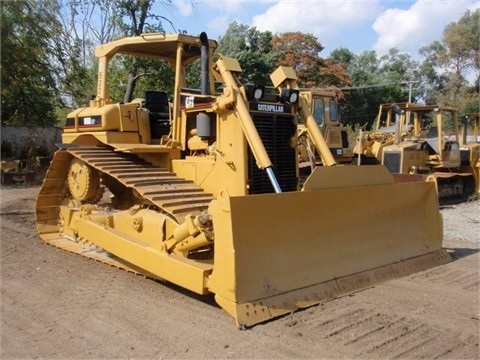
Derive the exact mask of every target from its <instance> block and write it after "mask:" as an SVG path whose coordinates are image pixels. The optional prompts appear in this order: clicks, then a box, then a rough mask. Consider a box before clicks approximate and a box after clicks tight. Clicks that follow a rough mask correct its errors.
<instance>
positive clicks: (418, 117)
mask: <svg viewBox="0 0 480 360" xmlns="http://www.w3.org/2000/svg"><path fill="white" fill-rule="evenodd" d="M447 121H448V122H450V125H451V126H450V127H451V131H450V132H447V131H445V123H446V122H447ZM354 153H356V154H357V155H358V154H361V156H362V163H363V164H372V163H373V164H375V163H377V164H383V165H385V166H386V167H387V168H388V170H389V171H390V172H392V173H397V174H419V175H424V176H425V178H426V180H427V181H430V180H431V181H433V182H435V183H436V185H437V189H438V194H439V198H440V199H441V201H442V202H450V201H464V200H467V199H469V198H470V196H471V195H473V194H474V193H475V192H476V189H478V166H477V165H476V164H477V162H478V158H479V146H474V145H469V146H463V147H461V145H460V134H459V127H458V109H457V108H454V107H449V106H439V105H420V104H412V103H389V104H382V105H380V110H379V114H378V117H377V121H376V123H375V130H374V131H372V132H368V133H364V134H362V136H361V139H359V142H358V143H357V145H356V146H355V149H354ZM477 191H478V190H477Z"/></svg>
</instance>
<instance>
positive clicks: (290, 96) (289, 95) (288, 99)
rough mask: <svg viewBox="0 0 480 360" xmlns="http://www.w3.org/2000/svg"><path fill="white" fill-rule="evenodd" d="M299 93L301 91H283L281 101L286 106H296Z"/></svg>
mask: <svg viewBox="0 0 480 360" xmlns="http://www.w3.org/2000/svg"><path fill="white" fill-rule="evenodd" d="M299 93H300V91H299V90H295V89H282V93H281V95H280V101H281V102H282V103H284V104H286V103H288V104H295V103H296V102H297V101H298V94H299Z"/></svg>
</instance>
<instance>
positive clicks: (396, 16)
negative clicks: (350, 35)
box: [373, 0, 480, 55]
mask: <svg viewBox="0 0 480 360" xmlns="http://www.w3.org/2000/svg"><path fill="white" fill-rule="evenodd" d="M479 7H480V2H479V1H477V2H471V1H452V0H446V1H445V0H437V1H431V0H418V1H417V2H415V3H414V4H413V5H412V6H411V7H410V8H408V9H406V10H402V9H398V8H391V9H387V10H385V11H384V12H383V13H382V14H381V15H380V16H379V17H378V18H377V19H376V20H375V22H374V24H373V29H374V30H375V32H376V33H377V34H378V39H377V41H376V43H375V45H374V47H373V48H374V50H375V51H377V52H378V53H379V54H384V53H386V52H388V50H389V49H391V48H393V47H396V48H398V49H399V50H400V51H401V52H407V53H410V54H411V55H417V54H418V50H419V49H420V48H421V47H423V46H426V45H428V44H430V43H431V42H433V41H434V40H438V39H440V38H441V36H442V31H443V29H444V28H445V26H446V25H448V24H449V23H451V22H456V21H458V20H459V18H460V17H461V16H462V15H463V13H464V12H465V11H467V10H469V9H476V8H479Z"/></svg>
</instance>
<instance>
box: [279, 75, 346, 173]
mask: <svg viewBox="0 0 480 360" xmlns="http://www.w3.org/2000/svg"><path fill="white" fill-rule="evenodd" d="M270 78H271V79H272V82H273V85H274V86H275V87H276V88H278V89H279V90H280V91H281V88H285V87H286V88H289V89H295V90H299V89H300V88H299V87H298V84H297V75H296V74H295V71H294V70H293V69H292V68H290V67H286V66H279V67H278V68H277V69H276V70H275V71H274V72H273V73H272V75H270ZM298 106H299V110H300V113H301V114H302V117H303V118H304V119H305V126H306V128H307V130H308V133H309V135H310V136H311V138H312V140H313V143H314V144H315V147H316V148H317V150H318V153H319V154H320V156H321V158H322V161H323V164H324V165H325V166H333V165H337V162H336V161H335V159H334V158H333V155H332V153H331V151H330V149H329V148H328V145H327V142H326V141H325V138H324V137H323V135H322V133H321V132H320V128H319V127H318V124H317V122H316V121H315V118H314V117H313V114H312V111H311V110H310V107H309V106H308V103H307V100H306V99H305V97H303V96H300V97H299V104H298Z"/></svg>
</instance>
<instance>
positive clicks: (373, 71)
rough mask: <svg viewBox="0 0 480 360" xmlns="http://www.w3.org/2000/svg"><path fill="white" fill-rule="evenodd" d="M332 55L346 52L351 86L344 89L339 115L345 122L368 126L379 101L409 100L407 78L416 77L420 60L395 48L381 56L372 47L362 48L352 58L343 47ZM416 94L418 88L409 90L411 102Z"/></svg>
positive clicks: (339, 55) (413, 79)
mask: <svg viewBox="0 0 480 360" xmlns="http://www.w3.org/2000/svg"><path fill="white" fill-rule="evenodd" d="M334 55H335V56H337V57H340V58H342V57H341V56H346V59H348V66H347V69H348V73H349V75H350V77H351V87H350V88H347V89H344V93H345V100H344V103H343V107H342V113H343V114H342V119H343V121H344V122H345V123H351V124H360V125H362V126H364V125H366V126H367V128H370V126H371V125H373V123H374V121H375V117H376V115H377V112H378V107H379V105H380V104H382V103H388V102H406V101H408V100H409V95H410V94H409V87H408V86H407V85H408V84H407V82H410V81H415V82H416V81H419V69H418V67H419V64H418V63H417V62H416V61H413V60H412V59H411V57H410V56H409V55H408V54H402V53H400V52H399V51H398V49H396V48H392V49H390V51H389V52H388V53H387V54H385V55H383V56H381V57H380V58H378V57H377V54H376V52H375V51H365V52H363V53H361V54H360V55H358V56H354V57H353V58H352V57H351V56H350V54H349V53H348V52H345V51H341V52H340V51H339V52H334ZM412 90H413V87H412ZM418 94H419V93H418V91H416V90H415V91H412V94H411V100H412V101H413V102H414V101H415V100H416V98H417V97H418Z"/></svg>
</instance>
